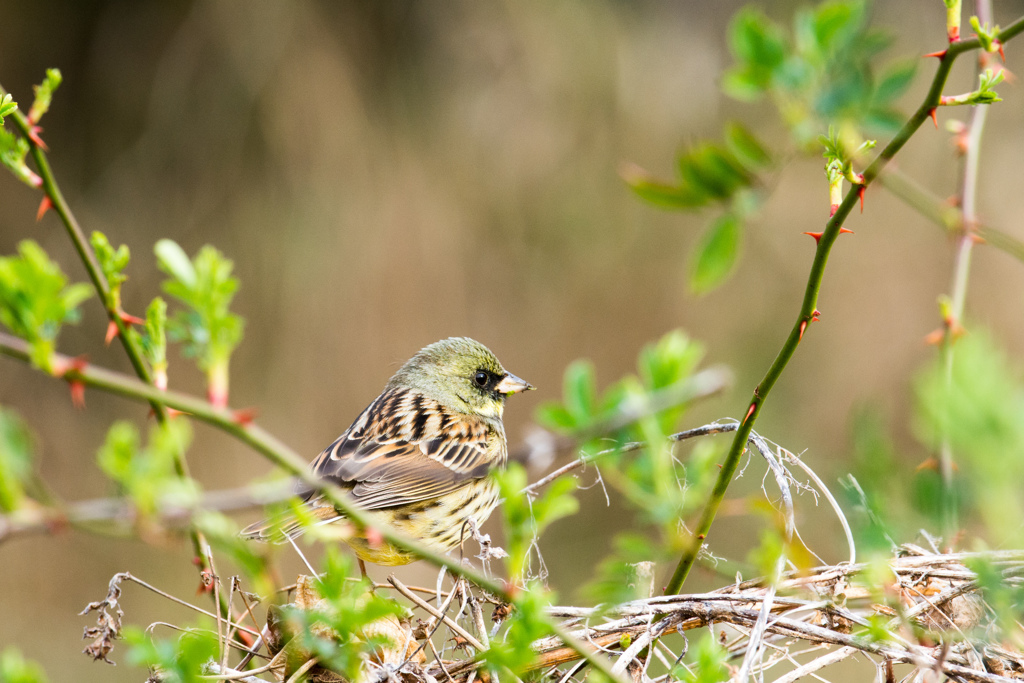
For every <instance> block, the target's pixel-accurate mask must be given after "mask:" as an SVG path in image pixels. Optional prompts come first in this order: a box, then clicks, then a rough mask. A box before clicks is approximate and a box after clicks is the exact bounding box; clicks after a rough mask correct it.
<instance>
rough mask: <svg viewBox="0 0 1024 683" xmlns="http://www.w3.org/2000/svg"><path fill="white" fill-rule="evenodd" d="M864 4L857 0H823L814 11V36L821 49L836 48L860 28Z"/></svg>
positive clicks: (843, 44) (848, 39)
mask: <svg viewBox="0 0 1024 683" xmlns="http://www.w3.org/2000/svg"><path fill="white" fill-rule="evenodd" d="M863 18H864V4H863V3H862V2H859V1H857V0H843V1H834V2H824V3H822V4H821V5H819V6H818V7H817V8H816V9H815V11H814V37H815V39H816V40H817V43H818V45H819V46H820V47H821V49H822V51H826V52H827V51H829V50H837V49H839V48H841V47H844V46H845V45H846V44H847V43H849V41H851V40H852V39H853V38H854V37H855V36H856V34H857V32H858V30H859V29H860V28H861V25H862V23H863Z"/></svg>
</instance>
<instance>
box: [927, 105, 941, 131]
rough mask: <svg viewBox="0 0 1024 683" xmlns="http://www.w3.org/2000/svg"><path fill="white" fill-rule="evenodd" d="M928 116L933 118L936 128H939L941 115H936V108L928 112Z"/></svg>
mask: <svg viewBox="0 0 1024 683" xmlns="http://www.w3.org/2000/svg"><path fill="white" fill-rule="evenodd" d="M928 116H930V117H932V123H934V124H935V127H936V128H938V127H939V115H938V114H936V113H935V107H932V108H931V111H929V112H928Z"/></svg>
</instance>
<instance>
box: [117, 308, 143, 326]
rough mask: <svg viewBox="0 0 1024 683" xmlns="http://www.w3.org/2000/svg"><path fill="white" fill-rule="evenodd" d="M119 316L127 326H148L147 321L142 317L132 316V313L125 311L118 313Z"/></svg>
mask: <svg viewBox="0 0 1024 683" xmlns="http://www.w3.org/2000/svg"><path fill="white" fill-rule="evenodd" d="M117 314H118V315H119V316H121V320H122V321H123V322H124V323H125V324H126V325H145V324H146V321H145V320H143V319H142V318H140V317H138V316H136V315H131V314H130V313H125V312H124V311H118V312H117Z"/></svg>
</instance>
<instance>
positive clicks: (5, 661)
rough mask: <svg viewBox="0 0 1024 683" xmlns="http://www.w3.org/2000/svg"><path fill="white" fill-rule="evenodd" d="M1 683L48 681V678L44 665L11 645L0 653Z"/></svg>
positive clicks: (42, 682)
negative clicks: (27, 658) (28, 659)
mask: <svg viewBox="0 0 1024 683" xmlns="http://www.w3.org/2000/svg"><path fill="white" fill-rule="evenodd" d="M0 683H47V678H46V673H45V672H44V671H43V667H41V666H39V665H38V664H36V663H35V662H30V661H27V660H26V659H25V658H24V657H22V656H21V653H20V652H18V651H17V650H16V649H14V648H13V647H9V648H7V649H5V650H4V651H3V654H0Z"/></svg>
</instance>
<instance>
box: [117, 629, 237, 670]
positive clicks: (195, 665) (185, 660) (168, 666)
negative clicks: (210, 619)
mask: <svg viewBox="0 0 1024 683" xmlns="http://www.w3.org/2000/svg"><path fill="white" fill-rule="evenodd" d="M123 636H124V639H125V641H126V642H127V643H128V657H127V659H128V662H129V663H130V664H133V665H135V666H143V667H147V668H151V669H152V668H157V669H159V670H160V680H161V681H162V682H164V683H202V682H203V681H204V680H205V679H204V678H203V676H202V668H203V665H204V664H206V663H207V662H208V661H210V660H211V659H214V658H216V656H217V633H216V631H211V630H210V629H206V628H204V629H194V630H190V631H188V632H186V633H184V634H183V635H182V636H181V637H180V638H178V639H176V640H164V639H156V638H151V636H150V635H149V634H148V633H146V632H145V631H143V630H142V629H140V628H138V627H134V626H129V627H126V628H125V629H124V631H123Z"/></svg>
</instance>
